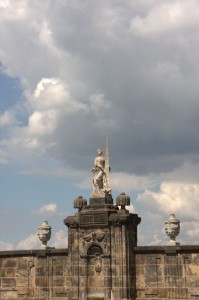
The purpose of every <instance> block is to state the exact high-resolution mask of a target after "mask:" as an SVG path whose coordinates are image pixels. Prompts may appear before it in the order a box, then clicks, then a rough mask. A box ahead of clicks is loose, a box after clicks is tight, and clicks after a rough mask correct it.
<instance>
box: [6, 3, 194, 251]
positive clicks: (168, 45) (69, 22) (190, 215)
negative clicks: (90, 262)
mask: <svg viewBox="0 0 199 300" xmlns="http://www.w3.org/2000/svg"><path fill="white" fill-rule="evenodd" d="M198 16H199V2H198V1H197V0H161V1H160V0H123V1H119V0H101V1H93V0H84V1H81V0H56V1H54V0H42V1H40V0H34V1H31V0H17V1H16V0H0V38H1V43H0V185H1V188H0V250H7V249H30V248H38V247H39V246H40V243H39V241H38V238H37V236H36V232H37V228H38V226H39V225H40V224H41V223H42V221H43V220H46V219H47V220H48V221H49V224H50V225H51V226H52V228H53V231H52V239H51V241H50V242H49V244H50V245H52V246H55V247H66V246H67V228H66V227H65V225H64V224H63V219H64V218H65V217H66V216H67V215H70V214H74V212H75V210H74V209H73V200H74V199H75V198H76V197H77V196H78V195H83V196H84V197H85V198H87V199H89V195H90V193H91V191H92V174H91V173H92V172H91V170H92V164H93V160H94V157H95V155H96V149H97V148H102V149H104V147H105V137H106V136H108V137H109V152H110V164H111V170H112V173H111V186H112V190H113V196H114V198H115V197H116V196H117V195H118V194H119V193H120V192H123V191H124V192H126V193H127V194H128V195H130V197H131V203H132V204H131V207H130V210H131V211H132V212H135V213H138V214H139V216H140V217H141V218H142V223H141V224H140V225H139V240H138V244H139V245H155V244H157V245H164V244H165V243H167V241H168V237H166V235H165V233H164V222H165V220H167V219H168V217H169V214H170V213H175V214H176V217H177V218H178V219H180V221H181V233H180V235H179V237H178V241H179V242H180V243H181V244H197V243H199V214H198V211H199V59H198V58H199V18H198Z"/></svg>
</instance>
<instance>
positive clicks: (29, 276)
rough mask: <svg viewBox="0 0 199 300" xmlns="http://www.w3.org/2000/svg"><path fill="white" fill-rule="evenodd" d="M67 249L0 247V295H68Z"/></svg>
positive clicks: (19, 296)
mask: <svg viewBox="0 0 199 300" xmlns="http://www.w3.org/2000/svg"><path fill="white" fill-rule="evenodd" d="M67 262H68V250H67V249H50V248H46V249H44V250H16V251H0V299H1V300H3V299H6V300H8V299H23V300H25V299H35V300H36V299H37V300H43V299H45V300H46V299H51V298H52V299H54V300H55V299H59V300H62V299H67V295H68V266H67Z"/></svg>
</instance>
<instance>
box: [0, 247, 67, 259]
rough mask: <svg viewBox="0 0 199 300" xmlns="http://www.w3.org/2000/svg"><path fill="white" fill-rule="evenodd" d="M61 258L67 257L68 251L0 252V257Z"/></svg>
mask: <svg viewBox="0 0 199 300" xmlns="http://www.w3.org/2000/svg"><path fill="white" fill-rule="evenodd" d="M49 255H50V256H63V255H66V256H67V255H68V249H49V248H48V249H35V250H9V251H0V258H1V257H20V256H36V257H40V256H41V257H45V256H49Z"/></svg>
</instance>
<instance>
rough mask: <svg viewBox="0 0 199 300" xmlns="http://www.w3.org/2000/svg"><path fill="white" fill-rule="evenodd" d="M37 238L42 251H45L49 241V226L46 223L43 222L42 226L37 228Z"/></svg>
mask: <svg viewBox="0 0 199 300" xmlns="http://www.w3.org/2000/svg"><path fill="white" fill-rule="evenodd" d="M37 234H38V237H39V239H40V241H41V242H42V247H41V248H42V249H46V248H48V247H47V242H48V241H49V240H50V237H51V226H50V225H48V221H43V222H42V224H41V225H40V226H39V228H38V232H37Z"/></svg>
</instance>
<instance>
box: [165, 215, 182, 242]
mask: <svg viewBox="0 0 199 300" xmlns="http://www.w3.org/2000/svg"><path fill="white" fill-rule="evenodd" d="M164 228H165V231H166V234H167V235H168V236H169V237H170V241H169V242H168V244H167V245H168V246H176V245H180V243H178V242H176V236H177V235H178V234H179V233H180V221H179V220H177V219H176V216H175V214H170V216H169V219H168V221H166V222H165V227H164Z"/></svg>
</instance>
